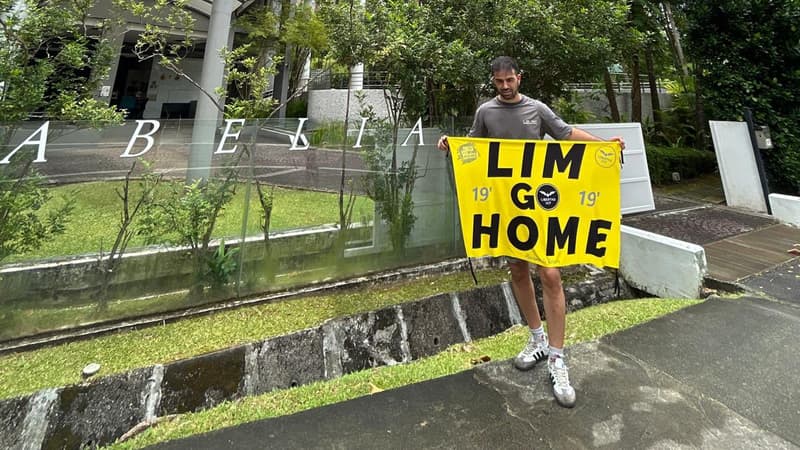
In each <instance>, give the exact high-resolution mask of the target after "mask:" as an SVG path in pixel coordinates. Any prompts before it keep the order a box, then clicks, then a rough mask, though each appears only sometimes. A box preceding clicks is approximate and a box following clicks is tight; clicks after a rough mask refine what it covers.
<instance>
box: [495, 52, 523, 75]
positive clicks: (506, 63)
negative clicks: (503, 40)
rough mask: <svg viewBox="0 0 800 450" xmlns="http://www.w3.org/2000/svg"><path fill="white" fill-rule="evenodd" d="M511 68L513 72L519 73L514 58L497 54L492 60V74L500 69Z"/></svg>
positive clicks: (506, 69)
mask: <svg viewBox="0 0 800 450" xmlns="http://www.w3.org/2000/svg"><path fill="white" fill-rule="evenodd" d="M508 70H513V71H514V73H516V74H519V73H520V71H519V66H518V65H517V62H516V61H515V60H514V58H512V57H510V56H498V57H497V58H495V59H493V60H492V75H494V74H496V73H497V72H500V71H508Z"/></svg>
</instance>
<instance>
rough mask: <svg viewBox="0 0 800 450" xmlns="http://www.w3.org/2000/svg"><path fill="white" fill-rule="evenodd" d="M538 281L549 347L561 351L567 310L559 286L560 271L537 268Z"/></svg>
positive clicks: (561, 287) (554, 268)
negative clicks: (540, 284) (540, 283)
mask: <svg viewBox="0 0 800 450" xmlns="http://www.w3.org/2000/svg"><path fill="white" fill-rule="evenodd" d="M539 280H540V281H541V282H542V296H543V297H544V298H542V303H544V316H545V318H546V319H547V337H548V338H550V346H551V347H556V348H561V349H563V348H564V333H565V328H566V317H567V308H566V300H565V297H564V287H563V286H562V284H561V269H559V268H557V267H539Z"/></svg>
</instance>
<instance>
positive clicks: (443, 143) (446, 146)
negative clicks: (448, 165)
mask: <svg viewBox="0 0 800 450" xmlns="http://www.w3.org/2000/svg"><path fill="white" fill-rule="evenodd" d="M436 147H437V148H438V149H439V150H441V151H443V152H447V151H450V143H449V142H447V136H446V135H445V136H442V137H440V138H439V143H438V144H436Z"/></svg>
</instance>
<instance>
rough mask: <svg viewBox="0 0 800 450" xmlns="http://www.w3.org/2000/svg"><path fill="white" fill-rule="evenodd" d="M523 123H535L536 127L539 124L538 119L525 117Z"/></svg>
mask: <svg viewBox="0 0 800 450" xmlns="http://www.w3.org/2000/svg"><path fill="white" fill-rule="evenodd" d="M522 124H523V125H533V126H534V127H535V126H536V125H538V124H539V122H538V121H537V120H536V119H525V120H523V121H522Z"/></svg>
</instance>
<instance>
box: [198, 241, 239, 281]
mask: <svg viewBox="0 0 800 450" xmlns="http://www.w3.org/2000/svg"><path fill="white" fill-rule="evenodd" d="M237 253H239V248H238V247H234V248H227V249H226V247H225V241H224V240H223V241H220V243H219V246H218V247H217V251H215V252H214V253H212V254H210V255H209V256H208V257H207V259H206V273H205V278H206V280H208V282H209V283H210V284H211V288H212V289H217V290H218V289H221V288H222V287H223V286H225V285H226V284H228V283H230V282H231V281H233V275H234V274H235V273H236V269H237V268H238V264H237V263H236V254H237Z"/></svg>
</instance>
